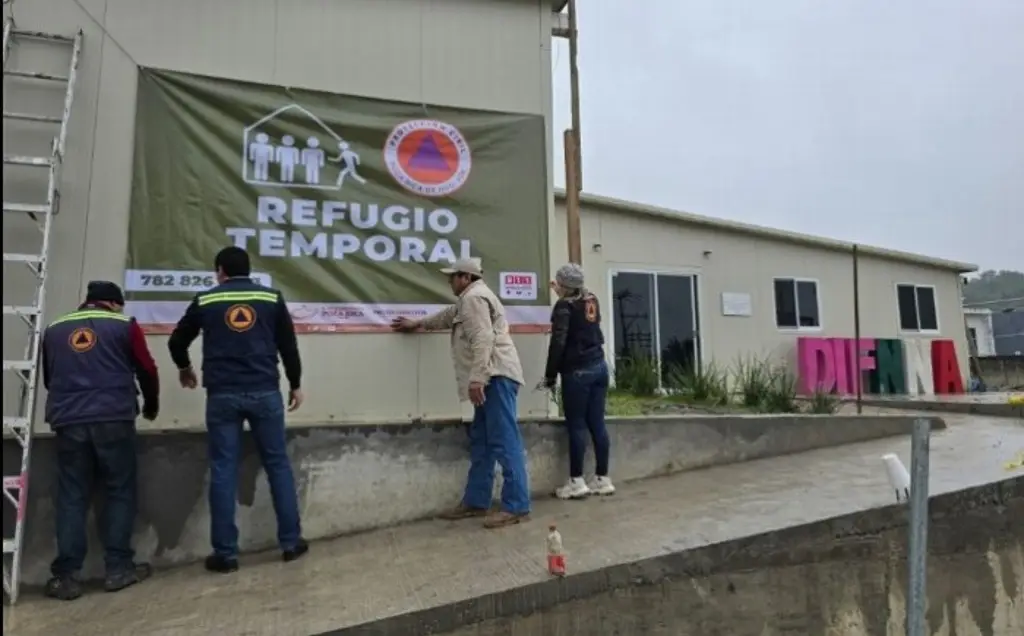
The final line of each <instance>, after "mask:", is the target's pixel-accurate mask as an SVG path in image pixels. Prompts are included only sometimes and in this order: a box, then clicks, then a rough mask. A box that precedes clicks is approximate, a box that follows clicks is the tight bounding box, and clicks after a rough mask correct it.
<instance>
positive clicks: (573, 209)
mask: <svg viewBox="0 0 1024 636" xmlns="http://www.w3.org/2000/svg"><path fill="white" fill-rule="evenodd" d="M562 143H563V144H564V146H565V229H566V234H567V235H568V237H569V262H570V263H576V264H577V265H582V264H583V245H582V237H581V236H580V191H579V188H578V187H577V184H578V183H579V172H578V169H579V168H578V166H577V165H576V157H577V154H576V151H577V150H578V149H579V144H578V143H577V142H576V135H575V134H574V133H573V131H572V130H566V131H565V132H564V133H562Z"/></svg>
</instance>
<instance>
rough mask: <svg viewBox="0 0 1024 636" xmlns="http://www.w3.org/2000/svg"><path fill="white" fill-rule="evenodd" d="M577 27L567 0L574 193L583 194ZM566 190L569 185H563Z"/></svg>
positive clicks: (573, 7) (573, 4)
mask: <svg viewBox="0 0 1024 636" xmlns="http://www.w3.org/2000/svg"><path fill="white" fill-rule="evenodd" d="M579 36H580V31H579V25H578V24H577V22H576V0H569V104H570V107H571V109H572V119H571V122H572V131H573V134H574V135H575V137H576V153H575V154H574V155H573V160H574V161H575V162H576V191H577V192H583V150H582V144H581V143H580V67H579V63H578V59H577V56H578V55H579ZM565 186H566V187H567V188H568V187H569V184H568V183H567V184H565Z"/></svg>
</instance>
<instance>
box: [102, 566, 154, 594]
mask: <svg viewBox="0 0 1024 636" xmlns="http://www.w3.org/2000/svg"><path fill="white" fill-rule="evenodd" d="M152 574H153V568H152V567H151V566H150V565H149V564H148V563H133V564H132V567H131V568H130V569H128V570H124V571H123V572H115V573H113V574H108V575H107V578H106V579H105V580H104V581H103V589H105V590H106V591H108V592H117V591H120V590H123V589H124V588H126V587H131V586H133V585H135V584H136V583H141V582H142V581H145V580H146V579H148V578H149V577H150V576H152Z"/></svg>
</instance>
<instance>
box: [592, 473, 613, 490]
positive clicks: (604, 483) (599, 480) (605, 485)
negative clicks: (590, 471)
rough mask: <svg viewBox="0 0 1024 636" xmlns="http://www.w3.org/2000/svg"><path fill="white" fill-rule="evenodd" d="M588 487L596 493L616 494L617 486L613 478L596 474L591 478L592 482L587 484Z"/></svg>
mask: <svg viewBox="0 0 1024 636" xmlns="http://www.w3.org/2000/svg"><path fill="white" fill-rule="evenodd" d="M587 489H588V490H590V492H591V494H594V495H614V494H615V486H614V485H612V480H611V479H608V478H607V477H601V476H599V475H595V476H594V478H593V479H591V480H590V483H589V484H588V485H587Z"/></svg>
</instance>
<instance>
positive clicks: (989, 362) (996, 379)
mask: <svg viewBox="0 0 1024 636" xmlns="http://www.w3.org/2000/svg"><path fill="white" fill-rule="evenodd" d="M977 361H978V366H979V367H980V368H981V377H982V379H984V380H985V384H987V385H988V389H989V391H1024V356H985V357H982V358H977Z"/></svg>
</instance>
